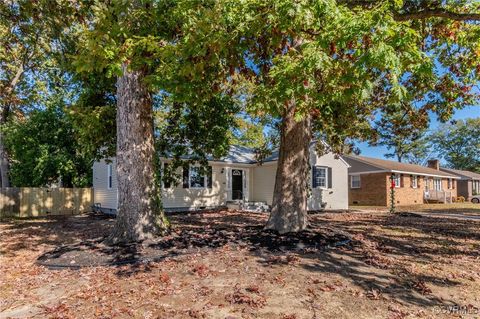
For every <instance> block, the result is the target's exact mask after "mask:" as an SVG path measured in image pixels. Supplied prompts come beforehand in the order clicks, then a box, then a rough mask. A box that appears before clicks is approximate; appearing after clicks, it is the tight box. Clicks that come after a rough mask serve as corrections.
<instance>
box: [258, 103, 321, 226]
mask: <svg viewBox="0 0 480 319" xmlns="http://www.w3.org/2000/svg"><path fill="white" fill-rule="evenodd" d="M294 117H295V103H294V101H291V102H290V103H289V105H288V106H287V110H286V112H285V115H284V116H283V123H282V127H281V133H280V134H281V136H280V150H279V158H278V166H277V174H276V177H275V190H274V193H273V202H272V212H271V213H270V218H269V219H268V222H267V225H266V226H265V228H266V229H274V230H276V231H278V232H279V233H280V234H283V233H288V232H298V231H301V230H304V229H305V228H306V227H307V225H308V217H307V196H308V193H307V192H308V180H309V177H308V176H309V170H310V166H309V158H310V149H309V147H310V142H311V138H312V136H311V125H310V115H306V116H305V117H304V118H303V119H302V120H301V121H296V120H295V118H294Z"/></svg>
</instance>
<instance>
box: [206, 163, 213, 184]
mask: <svg viewBox="0 0 480 319" xmlns="http://www.w3.org/2000/svg"><path fill="white" fill-rule="evenodd" d="M207 188H212V167H211V166H209V167H208V168H207Z"/></svg>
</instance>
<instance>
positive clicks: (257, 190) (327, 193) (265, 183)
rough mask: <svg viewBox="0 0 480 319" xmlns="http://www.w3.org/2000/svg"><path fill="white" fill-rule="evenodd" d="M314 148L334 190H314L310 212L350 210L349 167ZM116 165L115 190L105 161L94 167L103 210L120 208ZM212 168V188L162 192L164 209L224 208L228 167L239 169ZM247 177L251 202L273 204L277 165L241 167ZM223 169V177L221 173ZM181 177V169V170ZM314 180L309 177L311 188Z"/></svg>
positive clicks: (96, 196)
mask: <svg viewBox="0 0 480 319" xmlns="http://www.w3.org/2000/svg"><path fill="white" fill-rule="evenodd" d="M313 150H314V148H313V147H312V152H311V158H310V164H311V165H317V166H326V167H331V168H332V188H331V189H321V188H315V189H313V190H312V196H311V198H310V199H309V201H308V208H309V209H310V210H317V209H321V204H322V203H326V207H325V208H326V209H347V208H348V185H347V184H348V168H347V166H346V164H345V163H344V162H343V161H342V160H340V159H336V158H335V157H334V156H333V154H327V155H324V156H322V157H318V156H316V154H315V153H314V152H313ZM115 164H116V163H115V159H114V158H113V159H112V165H113V187H112V189H108V166H107V163H106V162H105V161H104V160H102V161H99V162H95V163H94V165H93V188H94V203H99V204H100V205H101V207H104V208H113V209H116V208H117V176H116V168H115ZM210 165H211V166H212V188H202V189H192V188H183V186H182V183H181V181H180V183H179V184H178V185H172V187H171V188H168V189H163V191H162V199H163V206H164V207H165V208H198V207H213V206H224V205H225V204H226V202H227V198H228V194H229V192H228V189H227V174H228V172H229V171H230V169H228V168H229V167H236V166H235V164H227V163H225V164H221V163H210ZM238 168H241V169H243V170H244V171H245V174H247V171H248V172H249V173H248V174H249V175H248V176H249V177H248V180H247V181H246V183H247V186H249V191H248V195H249V198H248V200H250V201H261V202H266V203H267V204H269V205H271V204H272V199H273V189H274V186H275V174H276V171H277V164H276V163H275V164H272V163H265V164H264V165H261V166H257V165H252V166H251V167H250V168H247V167H243V166H242V167H240V166H239V167H238ZM222 169H223V173H222ZM179 173H180V176H182V174H181V169H179ZM311 182H312V178H311V174H310V176H309V183H310V185H311Z"/></svg>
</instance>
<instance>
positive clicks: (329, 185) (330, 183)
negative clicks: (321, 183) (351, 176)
mask: <svg viewBox="0 0 480 319" xmlns="http://www.w3.org/2000/svg"><path fill="white" fill-rule="evenodd" d="M332 180H333V175H332V168H331V167H329V168H328V188H332Z"/></svg>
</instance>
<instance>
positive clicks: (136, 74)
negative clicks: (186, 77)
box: [107, 64, 168, 244]
mask: <svg viewBox="0 0 480 319" xmlns="http://www.w3.org/2000/svg"><path fill="white" fill-rule="evenodd" d="M117 101H118V102H117V180H118V210H117V219H116V224H115V227H114V229H113V232H112V233H111V235H110V237H109V238H108V239H107V243H110V244H116V243H121V242H133V241H141V240H145V239H150V238H153V237H156V236H160V235H162V234H164V233H165V232H166V231H167V230H168V221H167V219H166V217H165V215H164V213H163V211H162V206H161V198H160V189H159V187H158V183H157V174H156V171H155V170H156V165H155V163H156V160H155V156H156V154H155V148H154V135H153V110H152V96H151V94H150V92H149V91H148V89H147V87H146V85H145V83H144V74H143V72H142V71H130V70H128V68H127V65H125V64H124V65H123V75H122V76H120V77H119V78H118V80H117Z"/></svg>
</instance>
